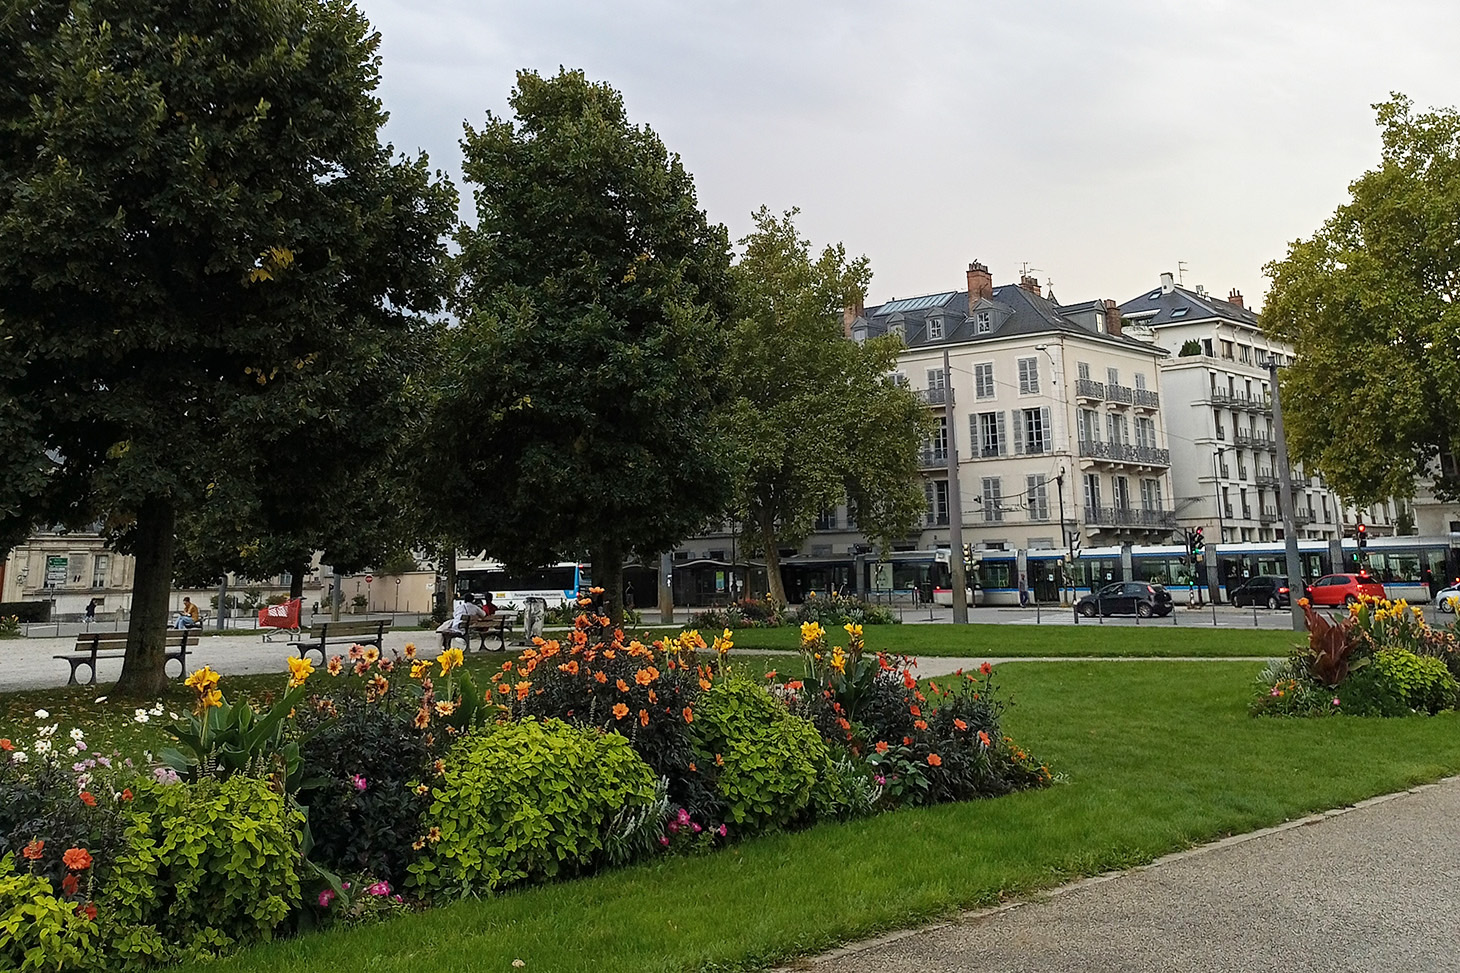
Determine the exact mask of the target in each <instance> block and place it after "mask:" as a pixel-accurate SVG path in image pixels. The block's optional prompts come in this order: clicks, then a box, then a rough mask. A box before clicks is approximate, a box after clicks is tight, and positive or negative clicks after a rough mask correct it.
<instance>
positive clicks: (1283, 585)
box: [1232, 574, 1292, 608]
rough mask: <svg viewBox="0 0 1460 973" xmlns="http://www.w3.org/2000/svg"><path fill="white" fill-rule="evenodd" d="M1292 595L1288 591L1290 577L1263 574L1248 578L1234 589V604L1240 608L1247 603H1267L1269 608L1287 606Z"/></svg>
mask: <svg viewBox="0 0 1460 973" xmlns="http://www.w3.org/2000/svg"><path fill="white" fill-rule="evenodd" d="M1291 598H1292V596H1291V595H1290V594H1289V591H1288V579H1287V578H1282V577H1279V576H1277V575H1275V574H1262V575H1258V576H1257V577H1255V578H1248V579H1247V580H1246V581H1244V582H1242V584H1240V585H1238V586H1237V587H1236V588H1233V589H1232V604H1233V605H1235V606H1236V607H1238V608H1243V607H1245V606H1247V605H1266V606H1267V607H1268V608H1287V607H1289V605H1290V604H1291Z"/></svg>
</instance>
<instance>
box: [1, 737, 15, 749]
mask: <svg viewBox="0 0 1460 973" xmlns="http://www.w3.org/2000/svg"><path fill="white" fill-rule="evenodd" d="M14 749H15V744H13V743H11V742H10V738H9V737H6V738H4V739H3V740H0V750H5V751H7V752H8V751H11V750H14Z"/></svg>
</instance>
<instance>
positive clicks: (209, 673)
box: [184, 666, 218, 695]
mask: <svg viewBox="0 0 1460 973" xmlns="http://www.w3.org/2000/svg"><path fill="white" fill-rule="evenodd" d="M184 685H186V686H187V687H188V688H189V689H191V690H193V691H194V692H196V693H198V694H199V695H201V694H203V693H206V692H208V691H209V690H211V689H214V688H216V687H217V685H218V673H216V672H214V671H213V670H212V669H211V668H210V667H208V666H203V668H201V669H199V670H198V671H197V672H194V673H193V674H192V675H191V676H188V678H187V682H186V683H184Z"/></svg>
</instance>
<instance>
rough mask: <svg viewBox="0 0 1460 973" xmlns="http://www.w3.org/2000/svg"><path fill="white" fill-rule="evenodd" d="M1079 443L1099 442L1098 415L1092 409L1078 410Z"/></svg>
mask: <svg viewBox="0 0 1460 973" xmlns="http://www.w3.org/2000/svg"><path fill="white" fill-rule="evenodd" d="M1080 442H1082V443H1098V442H1100V414H1099V413H1098V412H1096V411H1095V410H1094V409H1081V410H1080Z"/></svg>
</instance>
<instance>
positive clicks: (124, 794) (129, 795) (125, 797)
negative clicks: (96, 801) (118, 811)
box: [122, 787, 132, 801]
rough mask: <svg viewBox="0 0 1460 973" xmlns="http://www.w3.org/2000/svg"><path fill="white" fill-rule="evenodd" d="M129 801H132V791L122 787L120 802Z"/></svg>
mask: <svg viewBox="0 0 1460 973" xmlns="http://www.w3.org/2000/svg"><path fill="white" fill-rule="evenodd" d="M131 799H132V789H131V788H130V787H124V788H122V800H124V801H130V800H131Z"/></svg>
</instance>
